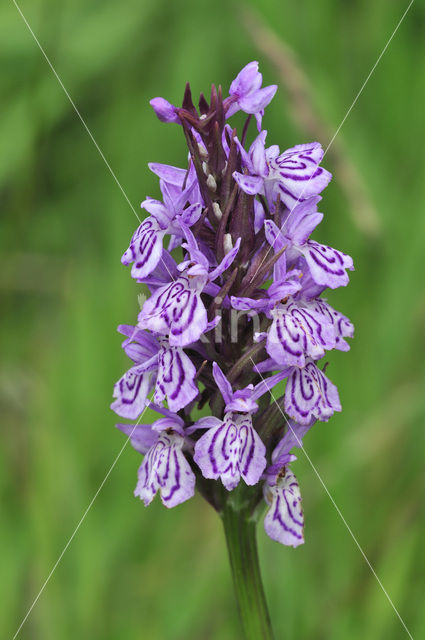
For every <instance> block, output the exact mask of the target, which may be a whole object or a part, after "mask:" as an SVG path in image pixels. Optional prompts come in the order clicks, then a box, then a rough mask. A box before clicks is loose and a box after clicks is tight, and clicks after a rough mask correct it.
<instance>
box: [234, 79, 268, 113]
mask: <svg viewBox="0 0 425 640" xmlns="http://www.w3.org/2000/svg"><path fill="white" fill-rule="evenodd" d="M276 91H277V85H276V84H272V85H270V86H268V87H264V88H263V89H259V90H258V91H253V92H252V93H249V94H247V95H245V96H242V97H241V98H239V100H238V102H239V106H240V108H241V109H242V111H244V112H245V113H259V112H260V111H262V110H263V109H265V108H266V107H267V105H268V104H269V103H270V102H271V101H272V99H273V97H274V94H275V93H276Z"/></svg>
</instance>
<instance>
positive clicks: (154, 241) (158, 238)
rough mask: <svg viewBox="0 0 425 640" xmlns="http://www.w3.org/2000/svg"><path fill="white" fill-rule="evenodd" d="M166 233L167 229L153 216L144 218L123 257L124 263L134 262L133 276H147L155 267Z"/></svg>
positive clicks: (159, 257)
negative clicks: (162, 227)
mask: <svg viewBox="0 0 425 640" xmlns="http://www.w3.org/2000/svg"><path fill="white" fill-rule="evenodd" d="M164 234H165V231H164V230H163V229H161V227H160V226H159V224H158V222H157V221H156V220H155V218H152V217H149V218H147V219H146V220H144V221H143V222H142V224H141V225H140V226H139V227H138V228H137V229H136V231H135V233H134V235H133V237H132V238H131V241H130V246H129V248H128V249H127V251H126V252H125V253H124V255H123V257H122V258H121V262H122V263H123V264H124V265H129V264H131V263H133V266H132V268H131V276H132V277H133V278H146V277H147V276H148V275H149V274H150V273H152V271H153V270H154V269H155V267H156V266H157V264H158V262H159V261H160V259H161V254H162V239H163V237H164Z"/></svg>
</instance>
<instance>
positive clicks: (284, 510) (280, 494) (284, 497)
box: [264, 467, 304, 547]
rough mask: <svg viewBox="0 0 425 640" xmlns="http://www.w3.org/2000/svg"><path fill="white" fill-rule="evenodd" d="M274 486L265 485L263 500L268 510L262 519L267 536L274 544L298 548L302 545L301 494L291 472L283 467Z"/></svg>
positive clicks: (302, 518)
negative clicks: (268, 506) (274, 541)
mask: <svg viewBox="0 0 425 640" xmlns="http://www.w3.org/2000/svg"><path fill="white" fill-rule="evenodd" d="M282 473H283V474H284V475H283V476H281V477H278V479H277V482H276V484H275V485H274V486H271V487H270V486H268V485H266V488H265V498H266V501H267V502H268V503H269V504H270V508H269V510H268V512H267V514H266V517H265V518H264V529H265V531H266V533H267V535H268V536H269V537H270V538H271V539H272V540H276V542H280V543H281V544H284V545H287V546H290V547H298V546H299V545H300V544H303V543H304V515H303V512H302V506H301V493H300V488H299V486H298V482H297V479H296V477H295V476H294V474H293V473H292V471H291V470H290V469H289V468H288V467H285V468H284V470H283V472H282Z"/></svg>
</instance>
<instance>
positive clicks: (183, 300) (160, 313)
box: [138, 276, 208, 347]
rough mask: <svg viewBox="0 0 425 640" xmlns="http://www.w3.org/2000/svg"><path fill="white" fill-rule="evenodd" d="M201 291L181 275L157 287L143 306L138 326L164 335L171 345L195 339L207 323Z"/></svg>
mask: <svg viewBox="0 0 425 640" xmlns="http://www.w3.org/2000/svg"><path fill="white" fill-rule="evenodd" d="M194 280H196V279H195V278H194ZM201 291H202V286H199V284H198V283H197V282H195V283H194V285H193V286H192V285H191V283H190V282H189V279H188V278H187V277H185V276H181V277H180V278H178V279H177V280H175V281H174V282H171V283H170V284H167V285H165V286H163V287H159V288H158V289H157V291H155V293H154V294H153V295H152V296H151V297H150V298H149V299H148V300H146V302H145V304H144V305H143V308H142V311H141V312H140V314H139V323H138V324H139V327H140V328H142V329H150V330H151V331H154V332H155V333H159V334H161V335H163V336H168V340H169V342H170V345H171V346H180V347H183V346H185V345H188V344H190V343H191V342H195V341H196V340H199V338H200V337H201V335H202V334H203V333H204V331H205V330H206V328H207V324H208V320H207V312H206V309H205V307H204V304H203V302H202V300H201Z"/></svg>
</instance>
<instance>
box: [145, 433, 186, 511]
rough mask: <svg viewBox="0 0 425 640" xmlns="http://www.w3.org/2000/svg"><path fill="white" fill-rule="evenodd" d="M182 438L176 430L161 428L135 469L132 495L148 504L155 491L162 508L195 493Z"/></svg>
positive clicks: (176, 503) (175, 503)
mask: <svg viewBox="0 0 425 640" xmlns="http://www.w3.org/2000/svg"><path fill="white" fill-rule="evenodd" d="M183 443H184V438H183V437H182V436H181V435H179V434H178V433H171V434H169V433H166V432H165V431H163V432H162V433H161V434H160V436H159V438H158V441H157V443H156V444H155V445H154V446H153V447H151V449H149V451H148V452H147V454H146V456H145V458H144V460H143V462H142V464H141V465H140V468H139V472H138V482H137V487H136V490H135V492H134V495H136V496H139V497H140V498H141V499H142V500H143V501H144V503H145V506H147V505H148V504H150V503H151V502H152V500H153V498H154V496H155V494H156V492H157V491H159V492H160V494H161V500H162V502H163V504H164V505H165V506H166V507H169V508H170V507H175V506H176V505H178V504H180V503H181V502H184V501H185V500H188V499H189V498H191V497H192V496H193V495H194V493H195V475H194V473H193V471H192V469H191V468H190V465H189V463H188V461H187V460H186V458H185V456H184V454H183V452H182V447H183Z"/></svg>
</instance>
